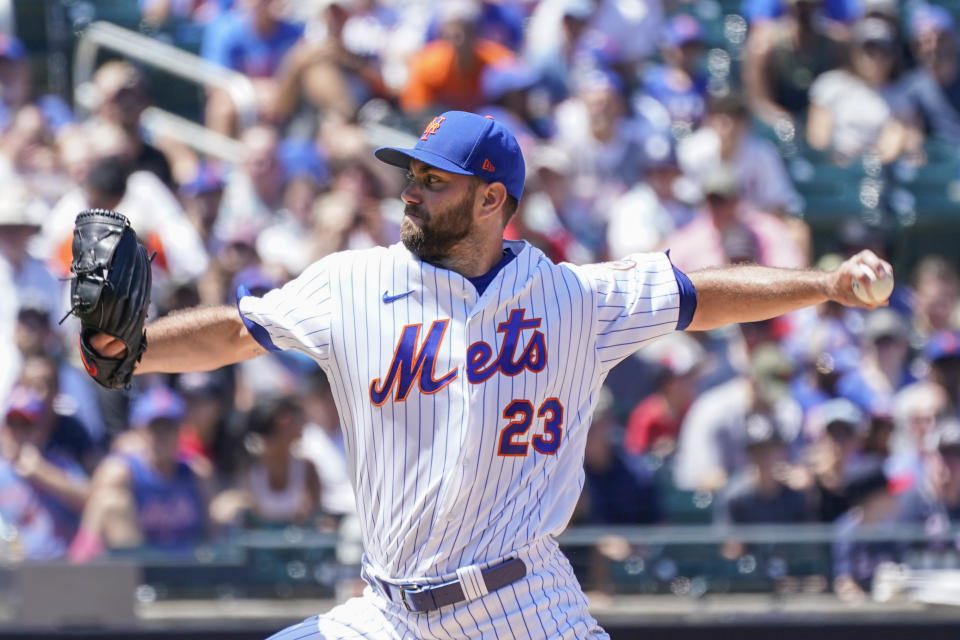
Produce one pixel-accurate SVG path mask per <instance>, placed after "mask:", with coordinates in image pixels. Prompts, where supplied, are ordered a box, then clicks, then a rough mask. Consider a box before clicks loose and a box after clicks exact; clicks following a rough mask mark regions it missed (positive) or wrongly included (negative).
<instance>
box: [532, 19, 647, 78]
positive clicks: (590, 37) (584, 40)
mask: <svg viewBox="0 0 960 640" xmlns="http://www.w3.org/2000/svg"><path fill="white" fill-rule="evenodd" d="M663 4H664V3H663V2H661V0H646V1H644V2H620V1H618V0H544V1H543V2H541V3H539V5H538V6H537V8H536V9H535V10H534V13H533V15H532V17H531V19H530V25H529V26H528V28H527V53H528V56H530V59H531V60H534V61H535V62H534V64H535V66H537V67H540V64H538V61H544V60H546V59H548V58H550V57H554V56H557V57H559V58H564V59H566V60H567V61H569V60H570V59H571V58H576V57H580V58H586V59H588V60H589V61H590V62H591V63H593V64H601V65H605V66H614V67H617V69H618V70H619V71H621V72H622V73H624V76H625V77H626V76H632V75H633V74H634V73H635V72H636V67H637V66H638V65H639V64H641V63H642V62H644V61H645V60H646V59H648V58H650V57H651V56H652V55H653V54H655V53H656V49H657V44H658V43H659V42H660V39H661V29H662V28H663V20H664V9H663ZM558 34H563V35H564V36H565V38H564V39H563V40H561V39H558V37H557V35H558ZM558 49H559V51H558ZM578 53H579V54H581V55H579V56H578V55H576V54H578ZM571 54H574V55H571ZM567 64H569V62H568V63H567ZM562 66H563V65H561V66H558V67H557V69H556V71H557V72H560V70H561V68H562ZM573 66H574V65H571V66H568V68H567V71H569V70H570V69H572V67H573ZM551 75H552V76H554V77H557V75H558V74H557V73H554V74H551Z"/></svg>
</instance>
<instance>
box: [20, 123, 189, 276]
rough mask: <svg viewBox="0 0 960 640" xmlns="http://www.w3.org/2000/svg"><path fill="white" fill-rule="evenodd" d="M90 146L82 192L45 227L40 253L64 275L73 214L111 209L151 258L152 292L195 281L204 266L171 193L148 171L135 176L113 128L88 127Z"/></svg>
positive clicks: (125, 142) (124, 141)
mask: <svg viewBox="0 0 960 640" xmlns="http://www.w3.org/2000/svg"><path fill="white" fill-rule="evenodd" d="M87 142H88V144H91V145H93V147H94V150H93V151H94V155H93V158H92V162H91V164H90V167H89V170H87V171H86V172H85V174H86V175H85V177H84V182H83V185H82V186H76V187H74V188H73V189H72V190H70V191H69V192H67V193H66V194H65V195H64V196H63V197H62V198H61V199H60V200H59V201H58V202H57V204H56V205H54V207H53V209H52V210H51V212H50V215H49V216H48V217H47V219H46V220H45V221H44V224H43V234H42V237H41V239H40V240H41V241H40V243H39V246H40V248H39V249H38V251H40V252H41V253H42V254H43V255H44V257H46V258H47V259H48V261H49V262H50V263H51V264H53V265H55V268H56V269H57V270H58V271H59V272H60V273H61V274H63V275H66V274H68V273H69V272H70V262H71V260H72V259H73V252H72V249H71V246H72V242H73V223H74V220H75V219H76V217H77V213H78V212H80V211H83V210H85V209H90V208H105V209H115V210H119V211H121V212H123V214H124V215H125V216H126V217H127V218H129V220H130V224H131V225H132V226H133V228H134V229H136V230H137V233H138V234H139V236H140V238H141V240H142V241H143V243H144V245H145V246H146V247H147V249H148V251H150V252H151V253H152V252H153V251H156V252H157V257H156V258H155V259H154V261H153V266H154V276H155V282H154V288H155V290H159V289H160V288H161V287H162V285H163V283H164V280H166V279H173V280H175V281H185V280H193V279H195V278H197V277H199V276H200V274H202V273H203V272H204V271H205V270H206V268H207V264H208V257H207V253H206V250H205V249H204V247H203V242H202V241H201V239H200V236H199V234H198V233H197V232H196V231H195V230H194V228H193V227H192V226H191V224H190V221H189V220H188V218H187V216H186V214H185V213H184V211H183V207H182V206H181V205H180V202H179V201H178V200H177V198H176V196H175V195H174V194H173V192H171V191H170V189H168V188H167V187H166V186H165V185H164V184H163V183H162V182H161V181H160V179H159V178H157V176H156V175H155V174H153V173H151V172H149V171H136V170H134V155H133V150H132V148H131V147H130V146H129V137H128V136H127V134H126V133H125V132H124V131H123V130H122V129H121V128H120V127H118V126H117V125H113V124H109V123H101V124H99V125H97V126H96V127H91V130H90V131H89V132H88V138H87Z"/></svg>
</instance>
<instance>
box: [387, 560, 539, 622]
mask: <svg viewBox="0 0 960 640" xmlns="http://www.w3.org/2000/svg"><path fill="white" fill-rule="evenodd" d="M525 575H527V565H525V564H524V563H523V560H521V559H520V558H511V559H509V560H505V561H503V562H501V563H500V564H497V565H494V566H492V567H488V568H486V569H483V570H482V571H481V572H480V576H481V577H482V578H483V583H484V584H485V585H486V587H487V592H488V593H489V592H491V591H496V590H497V589H500V588H501V587H505V586H507V585H508V584H512V583H514V582H516V581H517V580H519V579H520V578H522V577H524V576H525ZM376 581H377V584H379V585H380V590H381V592H382V593H383V595H384V596H385V597H386V598H387V599H388V600H390V601H391V602H393V603H396V604H402V605H403V606H404V607H406V609H407V611H410V612H412V613H426V612H427V611H435V610H436V609H439V608H440V607H445V606H447V605H449V604H457V603H458V602H463V601H464V600H467V599H468V598H467V595H466V592H465V591H464V588H463V585H461V584H460V580H459V579H456V580H451V581H450V582H445V583H443V584H394V583H392V582H388V581H386V580H381V579H379V578H377V579H376Z"/></svg>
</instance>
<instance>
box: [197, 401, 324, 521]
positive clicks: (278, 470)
mask: <svg viewBox="0 0 960 640" xmlns="http://www.w3.org/2000/svg"><path fill="white" fill-rule="evenodd" d="M302 434H303V408H302V407H301V406H300V404H299V401H298V400H297V399H296V398H295V397H293V396H282V397H278V398H269V399H267V400H266V401H264V402H260V403H258V404H257V405H256V406H255V407H254V408H253V410H252V411H251V412H250V415H249V416H248V418H247V436H246V437H245V439H244V443H245V445H246V448H247V451H248V452H249V453H250V454H251V455H252V456H253V464H252V465H251V466H250V468H249V469H248V470H247V471H246V472H245V473H244V476H243V478H242V480H241V482H240V484H241V487H242V488H241V489H239V490H235V489H228V490H227V491H226V492H225V493H223V494H221V495H219V496H217V498H216V499H215V500H214V507H213V511H215V512H216V511H222V512H221V513H220V515H219V516H218V517H220V518H223V517H225V516H230V515H232V516H233V517H232V518H228V520H227V522H230V521H231V520H232V521H236V519H237V518H238V517H240V516H244V520H245V522H246V523H247V524H248V525H251V526H253V527H258V526H283V525H289V524H299V525H305V524H308V523H309V522H310V518H311V517H313V516H315V515H316V510H317V507H318V506H319V504H320V479H319V477H318V476H317V471H316V469H315V468H314V466H313V464H312V463H311V462H310V461H308V460H305V459H303V458H301V457H299V456H298V455H296V454H295V452H294V447H295V445H296V443H297V442H298V441H299V440H300V437H301V435H302ZM228 496H229V500H230V502H232V503H233V509H231V510H227V509H226V507H223V506H219V507H218V503H220V504H221V505H222V504H223V503H224V502H225V501H226V500H227V498H228ZM231 511H233V513H232V514H231Z"/></svg>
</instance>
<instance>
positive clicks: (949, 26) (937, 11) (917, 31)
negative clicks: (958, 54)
mask: <svg viewBox="0 0 960 640" xmlns="http://www.w3.org/2000/svg"><path fill="white" fill-rule="evenodd" d="M954 26H955V23H954V21H953V16H952V15H950V12H949V11H947V10H946V9H944V8H943V7H941V6H939V5H935V4H928V5H921V6H920V7H918V8H917V9H916V10H915V11H914V12H913V16H912V17H911V19H910V36H911V37H913V38H919V37H920V36H921V35H923V34H924V33H927V32H928V31H936V32H940V33H950V32H952V31H953V30H954Z"/></svg>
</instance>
